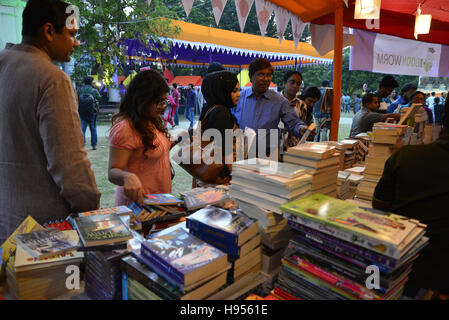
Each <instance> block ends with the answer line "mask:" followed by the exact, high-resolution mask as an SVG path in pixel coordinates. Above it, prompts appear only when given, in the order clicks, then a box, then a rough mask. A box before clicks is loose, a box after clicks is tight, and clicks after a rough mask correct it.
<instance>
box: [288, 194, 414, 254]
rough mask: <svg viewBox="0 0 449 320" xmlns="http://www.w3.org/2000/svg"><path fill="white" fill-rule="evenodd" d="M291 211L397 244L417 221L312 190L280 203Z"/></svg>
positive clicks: (357, 234) (388, 244) (393, 245)
mask: <svg viewBox="0 0 449 320" xmlns="http://www.w3.org/2000/svg"><path fill="white" fill-rule="evenodd" d="M281 209H282V210H283V211H285V212H288V213H290V214H292V215H297V216H300V217H302V218H304V219H308V220H312V221H315V222H317V223H320V224H324V225H327V226H331V227H333V228H337V229H340V230H343V231H346V232H349V233H352V234H354V235H356V236H360V237H366V238H368V239H373V240H377V241H380V242H382V243H384V244H385V245H387V246H391V247H395V248H397V247H399V245H400V244H401V243H402V242H403V241H404V239H405V238H407V236H409V234H410V233H411V232H412V231H413V230H414V229H415V228H417V226H418V224H419V222H418V221H416V220H412V219H409V218H406V217H403V216H400V215H396V214H393V213H387V212H382V211H379V210H375V209H371V208H366V207H360V206H358V205H356V204H355V203H352V202H348V201H343V200H339V199H335V198H332V197H328V196H325V195H322V194H313V195H311V196H309V197H306V198H303V199H298V200H295V201H292V202H289V203H287V204H284V205H282V206H281Z"/></svg>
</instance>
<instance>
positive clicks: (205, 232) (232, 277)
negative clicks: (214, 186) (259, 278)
mask: <svg viewBox="0 0 449 320" xmlns="http://www.w3.org/2000/svg"><path fill="white" fill-rule="evenodd" d="M186 226H187V228H188V229H189V232H190V233H191V234H193V235H194V236H196V237H198V238H200V239H201V240H203V241H204V242H206V243H208V244H210V245H212V246H214V247H216V248H218V249H220V250H221V251H223V252H225V253H226V254H227V255H228V261H229V262H230V263H232V267H231V269H230V270H229V271H228V279H227V282H228V284H231V283H233V282H234V281H238V280H240V279H241V278H243V277H244V276H246V275H247V274H248V273H252V272H254V273H257V272H258V271H259V270H260V269H261V266H262V247H261V245H260V244H261V236H260V233H259V225H258V223H257V220H254V219H252V218H249V217H248V216H246V215H245V214H243V213H242V212H237V213H231V212H230V211H228V210H224V209H221V208H217V207H214V206H208V207H206V208H203V209H201V210H199V211H197V212H195V213H193V214H192V215H190V216H189V217H188V218H187V220H186Z"/></svg>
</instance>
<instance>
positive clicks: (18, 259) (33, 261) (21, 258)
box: [14, 230, 84, 271]
mask: <svg viewBox="0 0 449 320" xmlns="http://www.w3.org/2000/svg"><path fill="white" fill-rule="evenodd" d="M62 232H63V233H64V234H65V235H67V237H68V238H70V239H73V240H74V241H77V240H78V234H77V232H76V231H75V230H68V231H62ZM83 257H84V254H83V253H82V252H77V251H75V250H73V251H69V252H66V253H62V254H57V255H55V256H52V257H48V258H44V259H42V260H39V259H37V258H33V257H32V256H31V255H29V254H28V253H27V252H26V251H25V249H23V248H22V246H20V245H18V246H17V251H16V255H15V261H14V267H15V269H16V271H20V270H25V269H26V270H28V269H38V268H39V267H44V266H48V265H51V264H56V263H61V262H64V261H66V260H74V259H82V258H83Z"/></svg>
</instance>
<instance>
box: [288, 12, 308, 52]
mask: <svg viewBox="0 0 449 320" xmlns="http://www.w3.org/2000/svg"><path fill="white" fill-rule="evenodd" d="M291 20H292V32H293V42H294V43H295V49H297V48H298V43H299V39H301V35H302V33H303V31H304V28H305V26H306V24H305V23H304V22H302V21H301V19H299V17H297V16H295V15H292V19H291Z"/></svg>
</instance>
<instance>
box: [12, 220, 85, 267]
mask: <svg viewBox="0 0 449 320" xmlns="http://www.w3.org/2000/svg"><path fill="white" fill-rule="evenodd" d="M15 238H16V241H17V243H18V244H19V245H21V246H22V248H23V249H24V250H25V251H26V252H27V253H28V254H29V255H30V256H32V257H33V258H37V259H38V260H42V259H44V258H48V257H51V256H55V255H57V254H62V253H65V252H68V251H72V250H74V249H75V247H76V244H77V242H78V241H76V240H74V239H71V238H69V237H67V236H66V235H65V234H64V233H63V232H62V231H59V230H58V229H56V228H47V229H44V230H39V231H34V232H30V233H24V234H17V235H16V236H15Z"/></svg>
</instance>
